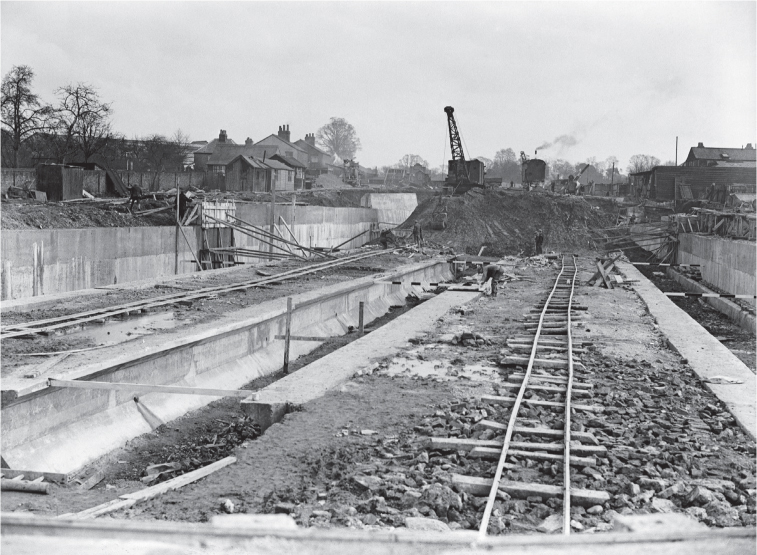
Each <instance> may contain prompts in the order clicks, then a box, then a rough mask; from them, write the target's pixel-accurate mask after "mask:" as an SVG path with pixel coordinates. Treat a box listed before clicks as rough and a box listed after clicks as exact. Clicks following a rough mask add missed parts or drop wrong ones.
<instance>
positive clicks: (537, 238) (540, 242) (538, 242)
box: [534, 229, 544, 255]
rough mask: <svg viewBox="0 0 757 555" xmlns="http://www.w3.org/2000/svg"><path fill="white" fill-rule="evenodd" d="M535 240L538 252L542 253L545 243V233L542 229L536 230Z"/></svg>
mask: <svg viewBox="0 0 757 555" xmlns="http://www.w3.org/2000/svg"><path fill="white" fill-rule="evenodd" d="M534 242H535V243H536V254H537V255H538V254H541V246H542V245H543V244H544V235H543V234H542V232H541V229H537V230H536V235H535V236H534Z"/></svg>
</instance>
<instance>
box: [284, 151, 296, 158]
mask: <svg viewBox="0 0 757 555" xmlns="http://www.w3.org/2000/svg"><path fill="white" fill-rule="evenodd" d="M284 155H286V156H289V157H290V158H291V157H293V156H294V152H293V151H291V150H287V151H285V152H284Z"/></svg>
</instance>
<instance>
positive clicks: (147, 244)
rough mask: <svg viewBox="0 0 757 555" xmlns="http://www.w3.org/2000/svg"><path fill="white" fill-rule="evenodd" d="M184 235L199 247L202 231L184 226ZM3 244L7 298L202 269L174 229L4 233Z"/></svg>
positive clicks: (9, 230)
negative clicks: (197, 268)
mask: <svg viewBox="0 0 757 555" xmlns="http://www.w3.org/2000/svg"><path fill="white" fill-rule="evenodd" d="M177 233H178V236H177ZM184 233H186V234H187V238H188V239H189V241H191V242H192V244H193V248H196V247H195V245H197V244H198V239H199V228H193V227H185V228H184ZM0 245H2V261H3V266H2V276H1V278H2V279H1V280H0V281H2V299H3V300H9V299H19V298H23V297H32V296H38V295H46V294H55V293H64V292H66V291H75V290H78V289H89V288H93V287H101V286H104V285H113V284H114V283H124V282H128V281H136V280H140V279H148V278H156V277H161V276H166V275H173V274H177V273H179V274H181V273H187V272H192V271H195V270H196V267H197V266H196V264H195V262H194V258H193V257H192V253H191V252H190V250H189V247H188V246H187V242H186V241H185V240H184V238H183V237H182V236H181V232H177V229H176V227H175V226H174V227H169V226H161V227H108V228H102V227H98V228H95V227H92V228H84V229H19V230H16V229H4V230H3V232H2V237H0ZM177 246H178V260H177V254H176V252H177Z"/></svg>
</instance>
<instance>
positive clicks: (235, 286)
mask: <svg viewBox="0 0 757 555" xmlns="http://www.w3.org/2000/svg"><path fill="white" fill-rule="evenodd" d="M388 252H391V251H374V252H369V253H360V254H354V255H350V256H345V257H343V258H339V259H337V260H328V261H326V262H320V263H317V264H310V265H308V266H306V267H304V268H297V269H295V270H289V271H287V272H282V273H279V274H274V275H272V276H267V277H264V278H259V279H253V280H245V281H241V282H237V283H232V284H231V285H220V286H214V287H205V288H202V289H197V290H194V291H188V292H184V293H171V294H168V295H162V296H159V297H153V298H150V299H143V300H140V301H134V302H131V303H126V304H120V305H115V306H108V307H103V308H98V309H94V310H88V311H85V312H78V313H75V314H67V315H64V316H58V317H55V318H47V319H44V320H36V321H33V322H26V323H23V324H12V325H8V326H3V327H2V328H0V340H3V339H11V338H14V337H23V336H29V335H35V334H47V333H52V332H54V331H56V330H60V329H63V328H67V327H71V326H77V325H81V324H86V323H88V322H92V321H97V320H103V319H105V318H112V317H114V316H119V315H128V314H132V313H139V312H141V311H143V310H145V309H150V308H156V307H160V306H167V305H172V304H176V303H179V302H182V301H188V300H193V299H201V298H205V297H211V296H214V295H219V294H223V293H229V292H231V291H240V290H246V289H250V288H253V287H260V286H262V285H267V284H270V283H274V282H279V281H283V280H287V279H294V278H298V277H301V276H304V275H307V274H312V273H315V272H320V271H322V270H327V269H330V268H334V267H336V266H342V265H344V264H351V263H354V262H357V261H359V260H364V259H366V258H371V257H374V256H380V255H383V254H387V253H388Z"/></svg>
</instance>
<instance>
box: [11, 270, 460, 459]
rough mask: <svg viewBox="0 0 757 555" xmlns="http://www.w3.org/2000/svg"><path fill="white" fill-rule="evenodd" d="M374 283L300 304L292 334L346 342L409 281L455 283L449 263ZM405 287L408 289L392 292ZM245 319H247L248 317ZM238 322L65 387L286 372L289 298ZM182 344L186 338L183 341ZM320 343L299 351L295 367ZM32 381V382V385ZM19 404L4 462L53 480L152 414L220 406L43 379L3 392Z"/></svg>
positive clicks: (212, 380)
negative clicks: (361, 308)
mask: <svg viewBox="0 0 757 555" xmlns="http://www.w3.org/2000/svg"><path fill="white" fill-rule="evenodd" d="M383 277H385V278H386V279H385V281H383V282H381V281H376V276H367V277H364V278H360V279H358V280H354V281H352V282H349V283H341V284H336V285H333V286H329V287H325V288H323V289H320V290H316V291H309V292H307V293H302V294H299V295H295V296H293V300H294V312H293V314H292V328H291V329H292V333H294V334H301V335H311V336H319V337H327V336H334V335H342V334H344V333H346V332H347V330H348V326H355V325H357V318H358V305H359V303H360V302H364V303H365V322H371V321H373V320H374V319H375V318H377V317H379V316H381V315H382V314H384V313H386V312H387V311H388V310H389V307H390V306H392V305H401V304H404V302H405V296H406V295H407V294H408V293H409V292H410V291H412V290H416V291H417V290H418V289H417V288H415V287H414V286H411V285H409V282H410V281H422V282H427V281H438V280H441V279H449V278H450V277H451V273H450V268H449V264H447V263H445V262H438V261H428V262H423V263H419V264H414V265H412V266H405V267H403V268H399V269H398V270H397V271H396V272H394V273H392V274H388V275H385V276H383ZM391 281H402V282H403V284H404V285H392V284H391V283H387V282H391ZM242 314H247V316H246V318H241V315H242ZM234 320H236V321H233V323H231V324H229V323H226V324H223V323H215V324H214V325H213V326H212V329H210V330H209V331H206V332H202V333H197V334H195V335H192V336H189V337H187V336H185V335H182V334H181V333H176V334H174V335H173V336H163V337H161V341H160V342H159V343H157V344H158V345H159V346H154V347H149V348H147V349H146V350H145V349H143V350H141V351H140V352H139V354H138V355H137V356H134V355H129V356H126V357H122V358H119V359H115V360H108V361H106V362H103V363H97V364H93V365H90V366H87V367H84V368H81V369H77V370H75V371H73V372H69V373H66V375H63V376H59V377H61V378H65V379H80V380H97V381H112V382H120V383H142V384H154V385H183V386H191V387H208V388H222V389H237V388H239V387H241V386H243V385H244V384H246V383H248V382H249V381H251V380H253V379H255V378H257V377H260V376H264V375H267V374H270V373H272V372H275V371H278V370H279V369H280V368H281V366H282V361H283V348H284V345H283V343H284V342H283V341H277V340H276V339H275V336H276V335H277V334H283V333H284V331H285V325H286V299H284V298H281V299H276V300H274V301H269V302H266V303H263V304H261V305H256V306H255V307H250V308H248V309H245V310H244V311H240V312H239V313H237V315H235V317H234ZM177 337H178V339H176V338H177ZM318 345H319V343H317V342H310V341H303V342H293V343H292V347H291V349H292V353H291V357H292V358H291V359H292V360H294V359H295V358H296V357H297V356H300V355H303V354H306V353H308V352H310V351H311V350H313V349H315V348H316V347H317V346H318ZM26 382H29V380H26ZM4 388H5V389H13V390H16V391H17V392H18V395H19V397H18V399H16V400H15V401H11V402H9V403H6V404H4V405H3V407H2V418H1V419H0V424H1V425H2V430H1V431H2V433H0V439H2V453H3V458H4V459H5V460H6V461H7V462H8V464H9V465H10V467H11V468H16V469H22V470H41V471H47V472H60V473H71V472H75V471H77V470H78V469H80V468H81V467H83V466H84V465H86V464H88V463H89V462H91V461H92V460H95V459H96V458H98V457H100V456H102V455H104V454H106V453H108V452H109V451H111V450H112V449H115V448H117V447H119V446H122V445H123V444H124V443H125V442H126V441H128V440H129V439H131V438H133V437H136V436H137V435H140V434H143V433H146V432H149V431H150V430H151V428H150V424H149V423H148V421H147V420H146V419H145V417H144V416H143V415H142V413H141V412H140V411H141V410H142V409H141V407H143V406H144V407H148V408H149V411H150V413H151V414H152V415H153V418H157V419H158V421H162V422H169V421H171V420H173V419H174V418H177V417H179V416H181V415H183V414H185V413H186V412H188V411H190V410H194V409H197V408H200V407H202V406H204V405H206V404H207V403H209V402H211V401H213V400H214V399H215V398H214V397H208V396H200V395H170V394H158V393H149V394H140V395H139V400H140V402H139V404H136V403H135V402H134V401H133V397H134V392H130V391H115V390H113V391H109V390H92V389H70V388H50V387H47V386H46V384H45V382H44V380H40V381H38V382H37V383H32V384H28V385H27V384H23V386H21V384H19V385H18V386H16V385H15V384H13V383H6V384H4Z"/></svg>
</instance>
